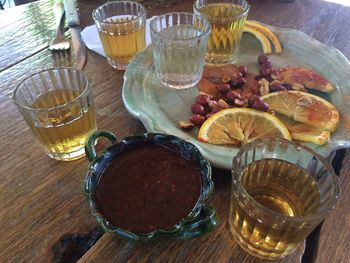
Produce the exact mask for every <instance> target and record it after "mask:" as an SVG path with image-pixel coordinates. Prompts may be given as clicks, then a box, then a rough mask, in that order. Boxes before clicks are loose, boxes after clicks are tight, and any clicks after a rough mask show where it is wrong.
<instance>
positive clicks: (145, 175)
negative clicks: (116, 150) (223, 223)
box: [96, 145, 201, 233]
mask: <svg viewBox="0 0 350 263" xmlns="http://www.w3.org/2000/svg"><path fill="white" fill-rule="evenodd" d="M200 192H201V175H200V170H199V168H198V167H197V166H196V165H195V164H194V163H192V162H190V161H189V160H186V159H185V158H183V157H182V156H181V154H180V153H179V152H174V151H172V150H170V149H168V148H165V147H162V146H158V145H143V146H140V147H138V148H134V149H131V150H128V151H126V152H124V153H122V154H121V155H119V156H118V157H117V158H115V159H114V160H113V161H112V162H111V163H110V164H109V166H108V167H107V168H106V170H105V171H104V172H103V174H102V175H101V177H100V179H99V182H98V184H97V187H96V199H97V206H98V209H99V211H100V213H101V214H102V215H103V216H104V217H105V218H106V219H107V220H108V221H109V222H110V223H111V224H112V225H113V226H114V227H119V228H122V229H124V230H128V231H130V232H134V233H148V232H151V231H153V230H155V229H170V228H171V227H173V226H174V225H175V224H177V223H179V222H180V220H181V219H183V218H186V217H187V216H188V214H189V213H190V212H191V211H192V210H193V208H194V206H195V204H196V202H197V200H198V198H199V196H200Z"/></svg>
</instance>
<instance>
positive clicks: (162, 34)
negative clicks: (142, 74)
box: [150, 13, 210, 89]
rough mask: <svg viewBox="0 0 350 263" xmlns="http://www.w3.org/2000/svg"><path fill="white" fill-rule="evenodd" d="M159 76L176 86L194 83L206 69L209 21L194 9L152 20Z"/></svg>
mask: <svg viewBox="0 0 350 263" xmlns="http://www.w3.org/2000/svg"><path fill="white" fill-rule="evenodd" d="M150 27H151V39H152V44H153V56H154V64H155V70H156V74H157V77H158V78H159V80H160V82H162V83H163V84H164V85H166V86H168V87H170V88H174V89H186V88H190V87H193V86H195V85H196V84H197V83H198V82H199V80H200V78H201V76H202V72H203V67H204V57H205V52H206V48H207V43H208V37H209V33H210V24H209V22H208V21H207V20H206V19H205V18H203V17H200V16H197V15H194V14H191V13H168V14H164V15H161V16H158V17H156V18H154V19H153V20H152V21H151V24H150Z"/></svg>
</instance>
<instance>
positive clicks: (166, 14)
mask: <svg viewBox="0 0 350 263" xmlns="http://www.w3.org/2000/svg"><path fill="white" fill-rule="evenodd" d="M171 15H179V16H180V15H190V16H192V17H196V18H198V19H200V20H202V21H203V22H204V23H205V26H204V30H203V31H202V32H201V33H200V34H199V35H198V36H195V37H189V38H186V39H172V38H171V37H164V36H162V38H164V39H166V40H171V41H173V42H183V41H188V40H195V39H198V38H200V37H202V36H205V35H209V34H210V31H211V25H210V23H209V21H208V20H207V19H206V18H205V17H202V16H200V15H197V14H194V13H190V12H169V13H165V14H161V15H159V16H156V17H155V18H153V19H152V20H151V22H150V24H149V27H150V29H151V32H152V33H153V34H155V35H157V36H159V35H160V32H161V31H156V30H155V28H154V27H155V26H154V24H155V23H156V21H159V20H160V19H161V18H162V17H166V16H171ZM151 38H152V35H151Z"/></svg>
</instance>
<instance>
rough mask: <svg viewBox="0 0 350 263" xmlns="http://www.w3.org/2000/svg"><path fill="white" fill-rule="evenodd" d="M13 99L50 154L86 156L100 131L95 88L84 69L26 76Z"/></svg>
mask: <svg viewBox="0 0 350 263" xmlns="http://www.w3.org/2000/svg"><path fill="white" fill-rule="evenodd" d="M13 100H14V102H15V104H16V105H17V107H18V110H19V111H20V113H21V114H22V116H23V118H24V120H25V121H26V122H27V124H28V125H29V127H30V129H31V130H32V132H33V133H34V135H35V137H36V138H37V139H38V140H39V141H40V142H41V144H42V146H43V148H44V150H45V151H46V153H47V154H48V155H49V156H50V157H51V158H54V159H57V160H62V161H70V160H75V159H78V158H80V157H83V156H84V155H85V151H84V144H85V140H86V139H87V138H88V137H89V135H90V134H91V133H92V132H93V131H95V130H96V120H95V110H94V105H93V101H92V94H91V87H90V84H89V82H88V79H87V77H86V76H85V75H84V73H83V72H82V71H80V70H76V69H72V68H53V69H48V70H44V71H40V72H38V73H35V74H33V75H31V76H29V77H27V78H26V79H24V80H23V81H22V82H21V83H20V84H19V85H18V86H17V87H16V89H15V91H14V95H13Z"/></svg>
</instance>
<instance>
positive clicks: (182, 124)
mask: <svg viewBox="0 0 350 263" xmlns="http://www.w3.org/2000/svg"><path fill="white" fill-rule="evenodd" d="M179 126H180V128H181V129H184V130H190V129H192V128H193V127H194V124H193V123H192V122H187V121H179Z"/></svg>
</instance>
